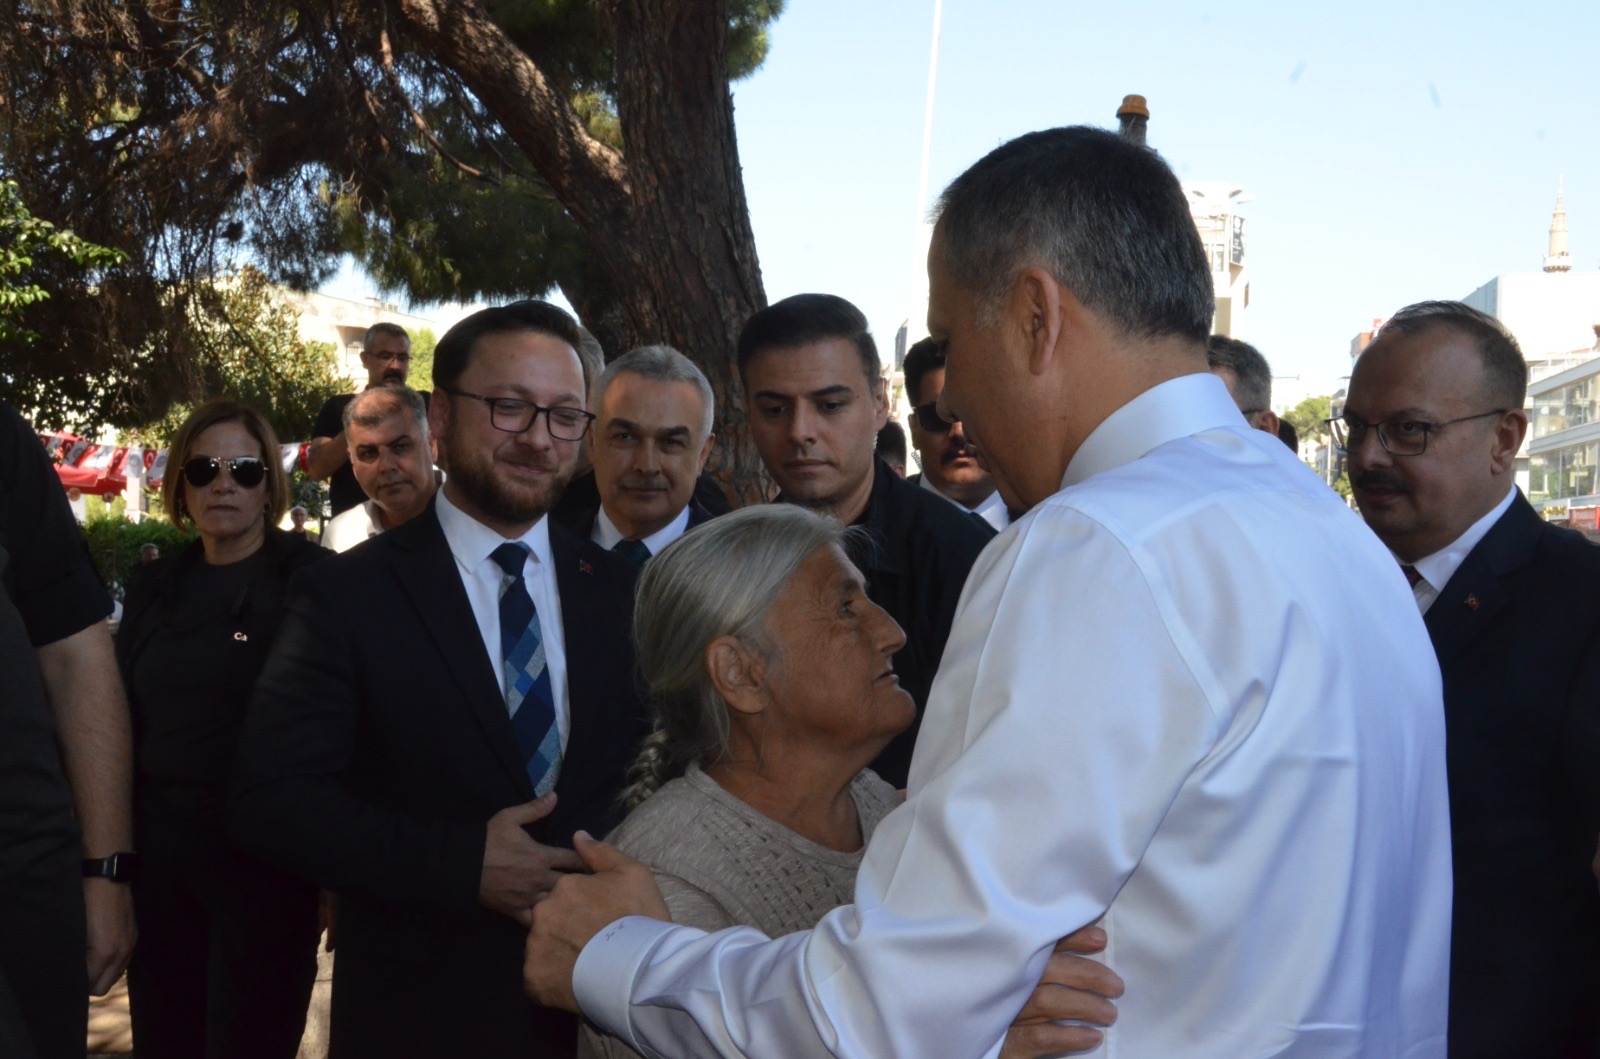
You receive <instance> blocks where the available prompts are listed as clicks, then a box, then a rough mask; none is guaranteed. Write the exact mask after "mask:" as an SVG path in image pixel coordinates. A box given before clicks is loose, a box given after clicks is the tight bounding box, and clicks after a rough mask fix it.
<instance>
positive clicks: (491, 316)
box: [433, 298, 589, 390]
mask: <svg viewBox="0 0 1600 1059" xmlns="http://www.w3.org/2000/svg"><path fill="white" fill-rule="evenodd" d="M518 331H532V332H534V333H535V334H541V335H550V336H552V337H554V338H559V339H561V340H562V341H563V342H565V343H566V344H567V345H569V346H571V347H572V348H573V351H574V352H576V351H577V348H578V343H579V342H581V341H582V337H581V336H580V335H579V333H578V322H577V321H576V320H574V319H573V318H572V316H571V315H570V314H569V313H567V312H566V310H564V309H561V308H560V307H558V306H555V305H551V304H550V303H549V302H542V301H536V300H534V299H531V298H530V299H528V300H526V301H520V302H512V303H511V304H510V305H498V306H492V307H490V308H488V309H479V310H478V311H477V312H475V313H473V314H472V315H471V316H467V317H464V318H462V319H461V320H459V321H457V322H456V325H455V326H454V327H452V328H450V330H448V331H446V332H445V333H444V337H443V338H441V339H439V344H438V345H437V346H435V347H434V350H433V385H434V387H435V388H436V389H440V390H451V389H454V388H455V385H456V383H458V382H460V381H461V375H462V373H463V372H465V371H466V370H467V364H468V362H469V361H470V360H471V359H472V350H473V348H474V347H475V346H477V344H478V340H479V339H480V338H483V337H485V336H487V335H500V334H507V333H514V332H518ZM578 359H579V361H580V363H581V361H582V359H583V358H582V357H579V358H578ZM588 381H589V380H588V379H587V378H585V379H584V383H585V385H586V386H587V384H588Z"/></svg>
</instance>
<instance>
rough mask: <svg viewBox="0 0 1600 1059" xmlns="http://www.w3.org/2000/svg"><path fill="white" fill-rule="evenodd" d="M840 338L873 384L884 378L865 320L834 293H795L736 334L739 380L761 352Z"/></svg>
mask: <svg viewBox="0 0 1600 1059" xmlns="http://www.w3.org/2000/svg"><path fill="white" fill-rule="evenodd" d="M830 338H843V339H846V340H848V341H850V342H852V343H854V344H855V347H856V353H857V355H858V356H859V357H860V358H861V371H862V373H863V374H865V375H866V377H867V382H868V383H870V384H874V385H876V383H877V382H878V380H879V379H880V378H881V377H882V375H883V362H882V361H880V360H879V359H878V346H877V343H875V342H873V341H872V332H870V331H869V330H867V318H866V316H865V315H864V314H863V313H862V312H861V310H860V309H857V308H856V307H855V306H854V305H851V304H850V303H849V302H847V301H845V300H844V299H843V298H841V297H839V296H838V295H837V294H796V295H793V296H791V297H788V298H785V299H783V301H781V302H774V303H773V304H771V305H769V306H767V307H766V308H765V309H761V310H759V311H758V312H756V313H755V315H753V316H751V317H750V319H748V320H746V321H745V322H744V327H743V328H742V329H741V330H740V331H739V377H740V379H743V378H744V371H745V368H746V367H747V366H748V365H749V363H750V361H751V359H752V358H753V357H754V356H755V355H756V354H757V353H760V352H762V351H763V350H768V349H795V348H797V347H799V346H806V345H810V344H811V343H813V342H823V341H826V340H828V339H830Z"/></svg>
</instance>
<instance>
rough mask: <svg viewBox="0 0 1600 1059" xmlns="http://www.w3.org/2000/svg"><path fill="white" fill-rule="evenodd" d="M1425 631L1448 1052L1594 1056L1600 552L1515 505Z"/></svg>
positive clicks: (1598, 954)
mask: <svg viewBox="0 0 1600 1059" xmlns="http://www.w3.org/2000/svg"><path fill="white" fill-rule="evenodd" d="M1426 622H1427V627H1428V634H1429V636H1430V637H1432V639H1433V645H1434V650H1435V652H1436V653H1437V654H1438V657H1439V667H1440V670H1441V672H1442V673H1443V676H1444V707H1445V731H1446V743H1447V750H1446V764H1447V768H1448V771H1449V782H1450V818H1451V840H1452V842H1453V844H1454V861H1455V908H1454V930H1453V937H1452V939H1451V941H1452V946H1451V947H1452V951H1451V975H1450V1054H1451V1056H1452V1057H1454V1059H1462V1057H1483V1059H1500V1057H1503V1056H1511V1055H1518V1056H1539V1057H1542V1056H1568V1055H1579V1054H1581V1055H1595V1054H1600V1048H1597V1039H1596V1037H1595V1036H1594V1035H1595V1033H1596V1030H1597V1028H1600V894H1597V892H1596V883H1595V877H1594V875H1593V873H1592V872H1591V870H1590V861H1591V860H1592V858H1593V857H1594V854H1595V842H1596V838H1597V836H1600V548H1597V547H1595V546H1594V545H1592V544H1590V543H1589V542H1587V541H1586V540H1584V539H1583V537H1581V536H1580V535H1579V534H1577V533H1573V532H1570V531H1567V530H1562V529H1558V528H1556V527H1554V526H1551V525H1550V524H1549V523H1547V522H1545V521H1544V520H1543V519H1541V518H1540V517H1539V515H1538V514H1537V513H1536V512H1535V511H1534V510H1533V508H1532V507H1531V506H1530V505H1529V504H1528V502H1527V501H1526V500H1523V499H1522V498H1521V497H1520V496H1519V497H1518V498H1517V499H1516V500H1515V501H1514V502H1513V503H1512V505H1511V507H1510V508H1509V509H1508V510H1507V511H1506V513H1505V514H1504V515H1502V516H1501V517H1500V520H1499V521H1498V522H1496V523H1495V524H1494V526H1493V527H1492V528H1491V529H1490V530H1489V532H1488V534H1487V535H1486V536H1485V537H1484V538H1483V540H1482V541H1480V542H1479V543H1478V545H1477V547H1475V548H1473V549H1472V551H1471V553H1470V554H1468V556H1467V558H1466V561H1465V562H1463V563H1462V564H1461V567H1460V568H1459V569H1458V570H1457V571H1456V573H1455V575H1454V576H1453V577H1451V579H1450V581H1449V583H1448V584H1446V585H1445V586H1444V588H1443V590H1442V591H1441V592H1440V593H1439V598H1438V599H1436V600H1435V601H1434V603H1433V605H1432V606H1431V607H1429V608H1428V614H1427V619H1426ZM1580 1025H1581V1026H1582V1027H1583V1028H1580ZM1585 1032H1587V1033H1588V1034H1589V1037H1588V1042H1589V1043H1588V1049H1589V1050H1586V1051H1572V1050H1569V1047H1570V1045H1569V1042H1571V1041H1573V1040H1575V1039H1577V1037H1578V1036H1579V1035H1581V1034H1583V1033H1585Z"/></svg>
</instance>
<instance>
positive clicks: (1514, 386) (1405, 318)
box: [1374, 301, 1528, 409]
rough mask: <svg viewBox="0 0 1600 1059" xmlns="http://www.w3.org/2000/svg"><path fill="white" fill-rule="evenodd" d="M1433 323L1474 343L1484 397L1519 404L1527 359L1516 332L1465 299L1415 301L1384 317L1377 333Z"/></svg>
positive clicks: (1412, 331) (1415, 330)
mask: <svg viewBox="0 0 1600 1059" xmlns="http://www.w3.org/2000/svg"><path fill="white" fill-rule="evenodd" d="M1435 327H1448V328H1450V329H1452V330H1454V331H1456V332H1457V333H1458V334H1460V335H1463V336H1464V337H1466V338H1467V339H1469V340H1471V341H1472V342H1474V343H1476V344H1477V347H1478V356H1479V357H1481V358H1482V360H1483V380H1484V387H1485V390H1486V393H1485V394H1484V396H1485V397H1487V398H1488V399H1489V400H1491V401H1495V402H1498V403H1499V404H1501V405H1504V406H1505V407H1506V408H1508V409H1512V408H1521V407H1522V400H1523V397H1524V395H1526V394H1527V392H1528V362H1527V360H1525V359H1524V358H1523V356H1522V347H1521V346H1520V345H1518V344H1517V339H1516V336H1514V335H1512V333H1511V332H1510V331H1508V330H1506V326H1505V325H1504V324H1502V323H1501V322H1500V321H1499V320H1496V319H1495V318H1494V317H1492V316H1490V315H1489V314H1488V313H1486V312H1482V311H1480V310H1478V309H1474V308H1473V307H1472V306H1470V305H1468V304H1466V303H1465V302H1447V301H1428V302H1417V303H1416V304H1414V305H1408V306H1406V307H1405V308H1404V309H1401V310H1400V311H1399V312H1397V313H1395V314H1394V315H1393V316H1391V317H1389V319H1387V320H1385V321H1384V322H1383V327H1382V328H1380V329H1379V330H1378V336H1377V337H1378V338H1380V339H1381V338H1382V337H1383V336H1384V335H1387V334H1389V333H1390V332H1393V333H1395V334H1397V335H1416V334H1421V333H1422V332H1424V331H1428V330H1431V329H1433V328H1435ZM1376 340H1377V339H1374V341H1376Z"/></svg>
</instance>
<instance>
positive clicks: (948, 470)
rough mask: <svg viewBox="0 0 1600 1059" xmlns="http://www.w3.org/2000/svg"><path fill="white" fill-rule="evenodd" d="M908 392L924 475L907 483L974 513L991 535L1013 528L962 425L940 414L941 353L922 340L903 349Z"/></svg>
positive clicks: (915, 444) (913, 441)
mask: <svg viewBox="0 0 1600 1059" xmlns="http://www.w3.org/2000/svg"><path fill="white" fill-rule="evenodd" d="M905 370H906V394H907V396H909V397H910V398H911V402H912V404H913V406H914V407H913V409H912V414H911V447H912V448H914V449H916V450H917V458H918V459H919V460H920V461H922V473H921V474H918V475H913V476H912V477H911V478H910V479H908V481H911V482H913V483H915V484H917V485H920V486H922V488H924V489H926V490H928V491H929V492H931V493H935V494H937V495H939V496H942V497H944V498H945V499H946V500H948V501H950V502H951V503H952V504H957V505H960V506H961V507H962V508H964V509H966V510H968V511H970V512H972V513H973V514H974V515H977V516H978V517H979V518H981V519H983V520H984V521H985V522H987V523H988V524H989V525H991V526H993V527H994V529H995V532H996V533H998V532H999V531H1000V530H1003V529H1005V528H1006V527H1007V526H1009V525H1011V512H1010V511H1009V510H1007V508H1006V502H1005V499H1004V498H1003V497H1001V495H1000V491H999V490H998V489H996V488H995V484H994V479H993V478H992V477H990V476H989V472H988V471H987V470H985V469H984V467H983V464H981V463H979V462H978V453H977V450H976V449H974V448H973V447H972V446H971V445H969V444H968V443H967V435H966V431H965V430H964V429H963V428H962V426H961V422H960V421H959V420H957V421H956V422H954V423H950V422H946V421H945V420H944V419H943V418H941V417H940V415H939V410H938V403H939V395H940V394H941V393H943V392H944V350H943V349H942V348H940V346H939V343H937V342H935V341H934V340H933V339H931V338H924V339H923V340H922V341H921V342H918V343H916V344H915V345H913V346H912V347H911V348H910V349H908V350H907V351H906V366H905Z"/></svg>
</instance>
